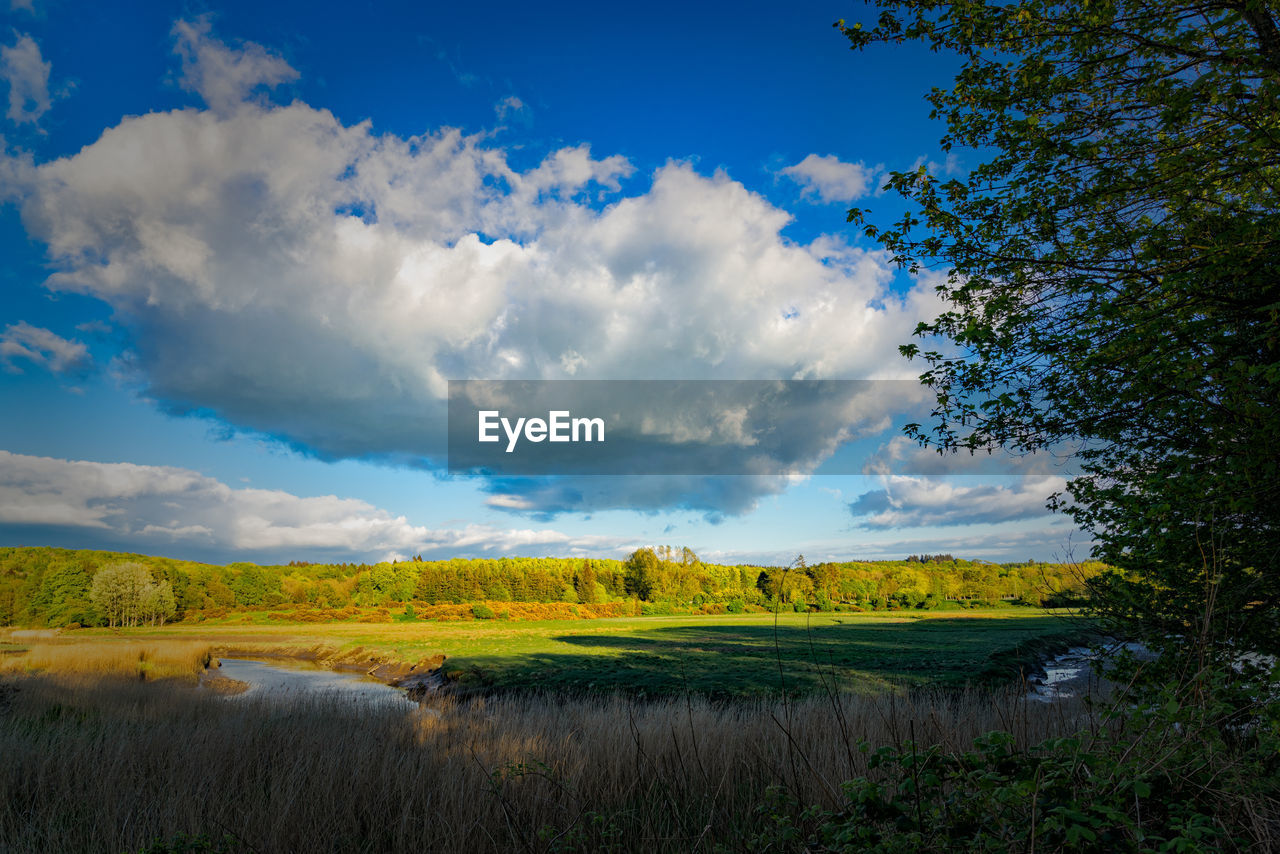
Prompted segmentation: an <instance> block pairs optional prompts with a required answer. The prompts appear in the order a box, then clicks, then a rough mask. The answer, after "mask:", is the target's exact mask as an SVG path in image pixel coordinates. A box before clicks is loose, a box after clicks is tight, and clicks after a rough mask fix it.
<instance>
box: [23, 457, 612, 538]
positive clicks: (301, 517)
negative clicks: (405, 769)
mask: <svg viewBox="0 0 1280 854" xmlns="http://www.w3.org/2000/svg"><path fill="white" fill-rule="evenodd" d="M0 526H9V527H26V528H31V527H59V528H71V529H85V530H89V531H94V532H98V534H99V536H101V537H103V538H104V541H105V542H106V543H108V544H110V543H114V542H128V543H130V544H131V546H132V547H138V548H142V547H146V546H153V547H155V548H157V549H161V548H165V547H172V545H173V544H174V543H181V544H184V545H189V546H190V545H194V546H197V547H204V546H211V547H216V548H217V549H220V550H223V551H225V552H227V553H230V554H234V553H242V554H249V555H271V554H276V555H285V554H291V555H295V556H296V555H298V554H300V553H308V554H314V553H316V552H329V553H332V554H334V555H342V556H352V557H359V558H361V559H367V558H369V557H372V556H378V557H382V556H388V555H403V554H416V553H422V554H432V553H442V554H450V555H454V554H477V555H483V554H506V555H509V554H534V553H536V554H550V553H559V554H603V555H610V556H616V555H618V554H622V553H625V550H626V549H627V548H628V547H630V548H635V545H634V544H632V543H630V542H629V541H626V540H623V539H618V538H609V537H604V536H592V537H586V538H574V537H570V536H568V535H566V534H563V533H561V532H559V531H554V530H548V529H532V528H511V529H504V528H496V527H493V526H488V525H475V524H472V525H467V526H465V527H462V528H429V527H427V526H424V525H415V524H413V523H411V522H410V521H409V520H407V519H406V518H405V517H404V516H397V515H393V514H391V513H389V512H387V511H386V510H383V509H381V508H379V507H375V506H374V505H372V504H369V503H368V502H365V501H361V500H358V499H354V498H339V497H338V496H334V495H322V496H314V497H301V496H297V495H293V494H291V493H288V492H283V491H280V490H271V489H253V488H248V487H242V488H232V487H230V486H227V485H226V484H224V483H222V482H221V481H218V480H215V479H214V478H211V477H208V476H206V475H203V474H200V473H199V472H195V471H191V470H190V469H184V468H175V467H169V466H148V465H135V464H132V463H99V462H89V461H84V460H65V459H56V458H51V457H36V456H28V455H23V454H14V453H10V452H8V451H0Z"/></svg>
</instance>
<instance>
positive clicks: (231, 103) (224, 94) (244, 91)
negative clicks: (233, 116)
mask: <svg viewBox="0 0 1280 854" xmlns="http://www.w3.org/2000/svg"><path fill="white" fill-rule="evenodd" d="M211 29H212V26H211V24H210V20H209V17H208V16H207V15H206V16H204V17H201V18H198V19H196V20H195V21H179V22H178V23H176V24H174V27H173V36H174V39H175V40H176V43H177V46H176V52H177V54H178V57H179V58H180V59H181V61H182V78H181V80H180V81H179V82H180V83H181V85H182V88H184V89H186V90H187V91H189V92H195V93H197V94H198V95H200V97H201V98H203V99H204V102H205V103H206V104H208V105H209V106H210V107H211V108H212V109H213V110H215V111H217V112H220V113H223V112H230V111H231V110H233V109H234V108H235V107H236V106H237V105H238V104H240V103H241V102H242V101H244V99H245V98H247V97H248V96H249V94H250V93H251V92H253V91H254V90H255V89H257V88H259V87H264V88H267V89H270V88H273V87H275V86H279V85H280V84H281V83H288V82H289V81H291V80H296V79H297V78H298V72H297V71H296V70H294V68H293V67H292V66H291V65H289V63H287V62H285V61H284V60H283V59H282V58H280V57H279V56H276V55H275V54H272V53H270V52H268V51H267V50H266V49H265V48H263V47H262V45H259V44H254V43H252V42H249V43H247V44H245V45H243V46H241V47H240V49H238V50H236V49H232V48H229V47H227V46H226V45H225V44H223V43H222V42H220V41H218V40H217V39H213V38H210V37H209V32H210V30H211Z"/></svg>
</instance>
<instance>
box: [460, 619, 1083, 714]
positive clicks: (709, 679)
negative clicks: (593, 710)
mask: <svg viewBox="0 0 1280 854" xmlns="http://www.w3.org/2000/svg"><path fill="white" fill-rule="evenodd" d="M1082 633H1083V632H1082V627H1081V626H1079V625H1073V624H1071V623H1068V622H1066V621H1064V620H1062V619H1060V618H1054V617H1044V618H1025V617H1022V618H1012V619H1001V618H984V619H966V618H955V619H948V618H932V619H927V620H907V621H903V622H862V621H850V622H848V623H825V622H824V623H823V624H821V625H813V626H810V627H806V626H796V625H794V624H791V625H779V626H777V628H776V629H775V627H774V626H773V625H770V624H764V625H748V626H743V625H715V624H711V625H707V624H701V625H692V626H664V627H660V628H654V629H637V630H633V631H626V632H621V633H618V634H613V635H605V634H573V635H559V636H557V637H554V638H552V640H553V641H554V642H557V643H559V644H564V645H565V646H566V647H570V648H577V649H578V650H580V651H578V652H568V651H565V652H561V651H547V652H538V653H526V654H510V655H486V656H467V657H465V658H463V659H455V660H454V661H453V665H454V668H455V669H454V672H453V675H454V676H455V678H458V679H459V680H460V681H461V684H462V685H464V686H468V687H472V688H476V689H481V690H492V689H502V688H508V687H510V688H520V689H527V688H539V687H542V688H549V689H557V690H571V691H577V690H587V691H623V692H627V693H635V694H640V695H646V696H663V695H671V694H679V693H682V692H684V691H692V692H694V693H698V694H704V695H708V696H712V697H724V698H730V697H744V696H771V695H778V694H780V693H782V692H783V691H784V690H785V691H786V692H787V693H789V694H805V693H816V692H823V691H826V690H830V689H836V690H841V691H854V692H863V693H878V692H882V691H885V690H895V689H896V690H906V689H911V688H920V687H926V686H930V687H940V688H958V687H961V686H963V685H965V684H967V683H983V684H992V683H996V682H1000V681H1004V680H1012V679H1016V678H1018V675H1019V671H1020V670H1022V671H1026V670H1028V669H1029V668H1030V666H1032V665H1033V663H1034V661H1035V660H1036V659H1037V658H1038V657H1039V656H1041V655H1044V654H1047V653H1049V652H1053V651H1056V650H1057V649H1059V648H1063V647H1065V646H1066V645H1068V643H1069V642H1071V641H1074V640H1077V639H1079V638H1080V637H1081V635H1082Z"/></svg>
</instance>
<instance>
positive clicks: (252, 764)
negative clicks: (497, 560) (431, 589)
mask: <svg viewBox="0 0 1280 854" xmlns="http://www.w3.org/2000/svg"><path fill="white" fill-rule="evenodd" d="M1079 712H1080V709H1079V708H1078V707H1070V706H1066V705H1057V706H1046V705H1044V704H1040V703H1034V702H1028V701H1026V700H1025V699H1024V698H1022V697H1020V696H1019V695H1017V694H1015V693H1008V694H1004V695H993V694H988V693H978V692H974V693H968V694H962V695H955V694H951V695H943V694H935V695H918V696H915V697H913V698H903V697H892V696H883V697H865V696H845V695H832V696H828V697H825V698H824V697H811V698H805V699H801V700H795V701H784V700H774V701H764V700H761V701H755V702H742V703H733V704H726V703H715V702H711V701H707V700H704V699H699V698H696V697H691V698H676V699H671V700H665V701H659V702H646V703H637V702H633V701H630V700H628V699H627V698H626V697H622V696H612V697H580V698H566V697H563V696H551V695H530V694H523V695H514V694H513V695H509V696H498V697H490V698H486V699H472V700H441V701H438V702H437V704H436V706H435V707H434V708H424V709H421V710H418V711H413V712H410V713H405V712H396V711H394V710H392V709H390V708H379V707H366V706H353V705H352V704H351V703H350V702H349V701H347V702H345V703H343V702H339V701H330V700H322V699H312V700H306V701H295V702H293V703H292V704H288V705H286V704H282V703H280V702H278V701H267V700H254V699H251V698H241V699H238V700H234V701H228V700H224V699H221V698H218V697H215V696H212V695H210V694H209V693H208V692H205V691H202V690H200V689H197V688H195V687H190V686H186V685H182V684H172V683H171V684H169V685H163V686H158V685H148V684H140V683H138V682H136V681H132V680H130V681H126V680H109V679H96V680H90V679H87V678H81V679H79V680H76V679H70V678H60V679H54V678H50V677H30V676H29V677H23V678H11V679H9V680H8V681H7V682H6V683H0V757H3V759H0V805H2V806H0V840H4V843H3V845H0V848H3V849H4V850H5V851H7V852H13V853H14V854H19V852H35V851H49V850H75V851H84V852H95V851H104V852H120V851H130V850H138V849H140V848H141V847H143V846H144V845H147V844H150V843H153V842H154V841H156V840H164V839H171V838H173V837H174V836H175V835H176V834H179V833H185V834H206V835H208V836H210V837H212V838H214V839H220V838H222V837H224V836H227V835H229V836H231V837H233V838H234V840H235V845H234V846H233V850H244V851H256V852H276V851H280V852H286V851H308V852H326V851H333V852H337V851H421V850H450V851H553V850H584V851H595V850H616V851H646V852H649V851H690V850H712V849H713V847H714V846H713V843H718V844H721V845H724V844H727V845H728V846H729V850H734V849H735V848H737V847H738V846H739V845H740V843H741V840H743V839H746V838H748V837H749V836H750V835H751V834H753V833H756V832H759V831H760V830H761V828H762V827H763V826H764V824H765V823H767V822H768V821H769V817H768V814H767V811H761V810H759V809H757V807H758V805H759V804H761V803H762V802H764V801H766V800H767V798H768V795H769V792H768V790H769V788H770V787H773V786H785V787H786V788H787V789H788V790H789V791H791V792H792V793H794V794H795V795H797V796H798V797H799V798H800V799H801V800H802V801H803V802H806V803H815V804H830V805H834V804H835V802H836V800H837V799H838V786H839V784H840V782H841V781H844V780H848V779H851V778H853V777H857V776H860V775H864V774H866V773H867V763H866V758H867V757H866V754H864V753H863V752H861V751H860V750H859V749H858V745H859V742H861V741H864V740H865V741H866V742H869V743H870V744H871V745H873V746H875V745H882V744H892V743H900V742H901V741H902V740H903V739H905V738H907V737H908V736H909V733H910V732H911V731H912V730H914V734H915V736H916V738H917V739H919V740H920V741H921V742H932V743H940V744H943V745H945V746H947V747H951V748H957V747H962V746H965V745H968V744H969V743H970V742H971V741H972V739H973V738H974V737H975V736H977V735H979V734H982V733H984V732H987V731H989V730H993V729H1004V730H1008V731H1012V732H1014V733H1015V734H1016V736H1017V737H1018V739H1019V740H1020V741H1021V742H1023V743H1024V744H1031V743H1034V742H1037V741H1039V740H1041V739H1042V738H1044V737H1046V736H1049V735H1053V734H1059V733H1062V732H1065V731H1069V730H1073V729H1075V728H1076V726H1077V725H1078V723H1079V721H1078V720H1077V719H1075V715H1077V714H1078V713H1079ZM735 840H736V842H735Z"/></svg>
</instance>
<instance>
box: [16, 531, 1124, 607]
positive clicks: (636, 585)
mask: <svg viewBox="0 0 1280 854" xmlns="http://www.w3.org/2000/svg"><path fill="white" fill-rule="evenodd" d="M930 557H932V559H928V558H930ZM940 557H944V556H926V560H921V559H920V558H918V557H915V556H914V555H913V556H912V559H910V560H902V561H848V562H844V563H821V564H816V565H813V566H798V567H793V568H790V569H787V568H781V567H761V566H742V565H740V566H723V565H720V564H712V563H703V562H702V561H701V560H699V559H698V557H697V556H696V555H695V554H694V553H693V552H692V551H690V550H688V549H678V550H677V549H672V548H670V547H660V548H657V549H647V548H646V549H640V550H638V551H636V552H635V553H633V554H632V555H631V557H630V558H629V559H627V560H625V561H623V560H606V559H591V560H584V559H582V558H523V557H513V558H499V559H464V558H454V559H452V560H421V559H418V558H415V559H412V560H404V561H391V562H383V563H375V564H354V563H339V564H319V563H305V562H300V561H294V562H293V563H291V564H290V565H287V566H259V565H257V564H252V563H232V564H230V565H227V566H216V565H213V564H205V563H194V562H191V561H182V560H174V559H172V558H164V557H151V556H147V555H137V554H125V553H121V552H105V551H90V550H69V549H55V548H0V624H2V625H14V624H19V625H42V626H69V625H74V624H80V625H84V626H96V625H106V624H107V622H108V619H109V616H110V615H108V614H106V613H103V612H102V609H101V607H99V605H98V604H95V600H94V597H93V596H92V595H91V590H92V587H93V579H94V576H95V575H96V574H97V573H98V572H99V571H100V570H102V569H104V568H106V567H112V566H117V565H119V564H121V563H136V564H140V565H141V566H143V567H145V568H146V570H147V571H148V572H150V574H151V580H152V581H154V583H155V584H156V585H157V586H158V587H164V585H166V584H167V587H168V589H171V590H172V593H173V603H174V615H173V616H174V619H178V620H181V619H183V618H184V616H194V615H195V614H197V613H207V612H209V611H229V610H235V609H241V610H245V609H248V610H252V609H263V608H274V607H280V606H290V605H291V606H292V607H293V608H294V609H302V610H305V609H315V610H322V609H336V608H350V607H363V606H378V607H390V606H409V610H410V611H412V606H413V605H414V604H417V605H420V606H423V605H442V604H463V603H483V602H530V603H554V602H569V603H582V604H598V603H609V602H622V601H634V602H638V603H640V608H641V609H642V610H643V611H644V612H651V613H662V612H669V609H671V608H676V609H679V608H709V607H713V606H714V607H715V609H716V610H720V609H723V610H727V611H729V612H740V611H743V610H749V609H754V608H758V607H773V606H775V605H778V604H783V605H785V606H786V607H790V608H794V609H795V610H808V609H813V610H823V611H826V610H834V609H837V608H839V609H846V608H861V609H865V610H878V609H893V608H936V607H941V606H943V605H944V604H946V603H948V602H951V603H960V604H965V605H970V606H977V605H992V604H996V603H999V602H1002V601H1003V602H1016V603H1021V604H1028V605H1041V606H1054V605H1064V604H1071V603H1073V602H1074V601H1077V600H1078V598H1079V597H1080V596H1081V595H1082V591H1083V587H1084V581H1085V579H1087V578H1088V577H1090V576H1092V575H1095V574H1097V573H1098V572H1100V571H1101V570H1102V569H1103V568H1104V567H1103V566H1102V565H1101V564H1096V563H1086V564H1046V563H1037V562H1031V561H1029V562H1025V563H1012V564H994V563H987V562H983V561H968V560H955V559H951V558H950V556H949V555H947V556H945V557H946V558H947V559H946V560H940V559H939V558H940Z"/></svg>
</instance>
